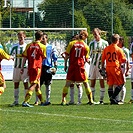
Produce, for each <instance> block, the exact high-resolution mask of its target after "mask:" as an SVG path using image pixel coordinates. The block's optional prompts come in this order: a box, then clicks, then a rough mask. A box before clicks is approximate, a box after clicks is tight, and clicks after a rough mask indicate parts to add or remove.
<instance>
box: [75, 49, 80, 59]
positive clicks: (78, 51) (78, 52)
mask: <svg viewBox="0 0 133 133" xmlns="http://www.w3.org/2000/svg"><path fill="white" fill-rule="evenodd" d="M81 50H82V48H75V51H76V53H75V57H80V54H81Z"/></svg>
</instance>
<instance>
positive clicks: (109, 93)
mask: <svg viewBox="0 0 133 133" xmlns="http://www.w3.org/2000/svg"><path fill="white" fill-rule="evenodd" d="M108 95H109V98H110V97H112V96H113V88H109V89H108Z"/></svg>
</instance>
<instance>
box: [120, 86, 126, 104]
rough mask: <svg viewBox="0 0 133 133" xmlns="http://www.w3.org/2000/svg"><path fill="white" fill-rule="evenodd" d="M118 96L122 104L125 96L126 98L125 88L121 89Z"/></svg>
mask: <svg viewBox="0 0 133 133" xmlns="http://www.w3.org/2000/svg"><path fill="white" fill-rule="evenodd" d="M120 94H121V101H122V102H124V100H125V96H126V87H125V86H123V87H122V90H121V92H120Z"/></svg>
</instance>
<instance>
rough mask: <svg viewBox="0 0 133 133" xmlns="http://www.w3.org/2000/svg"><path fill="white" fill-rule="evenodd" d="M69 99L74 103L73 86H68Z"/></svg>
mask: <svg viewBox="0 0 133 133" xmlns="http://www.w3.org/2000/svg"><path fill="white" fill-rule="evenodd" d="M70 101H71V102H72V103H74V87H70Z"/></svg>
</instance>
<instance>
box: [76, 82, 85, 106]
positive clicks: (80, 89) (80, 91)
mask: <svg viewBox="0 0 133 133" xmlns="http://www.w3.org/2000/svg"><path fill="white" fill-rule="evenodd" d="M76 85H77V88H78V102H77V104H81V99H82V95H83V88H82V84H81V83H77V84H76Z"/></svg>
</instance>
